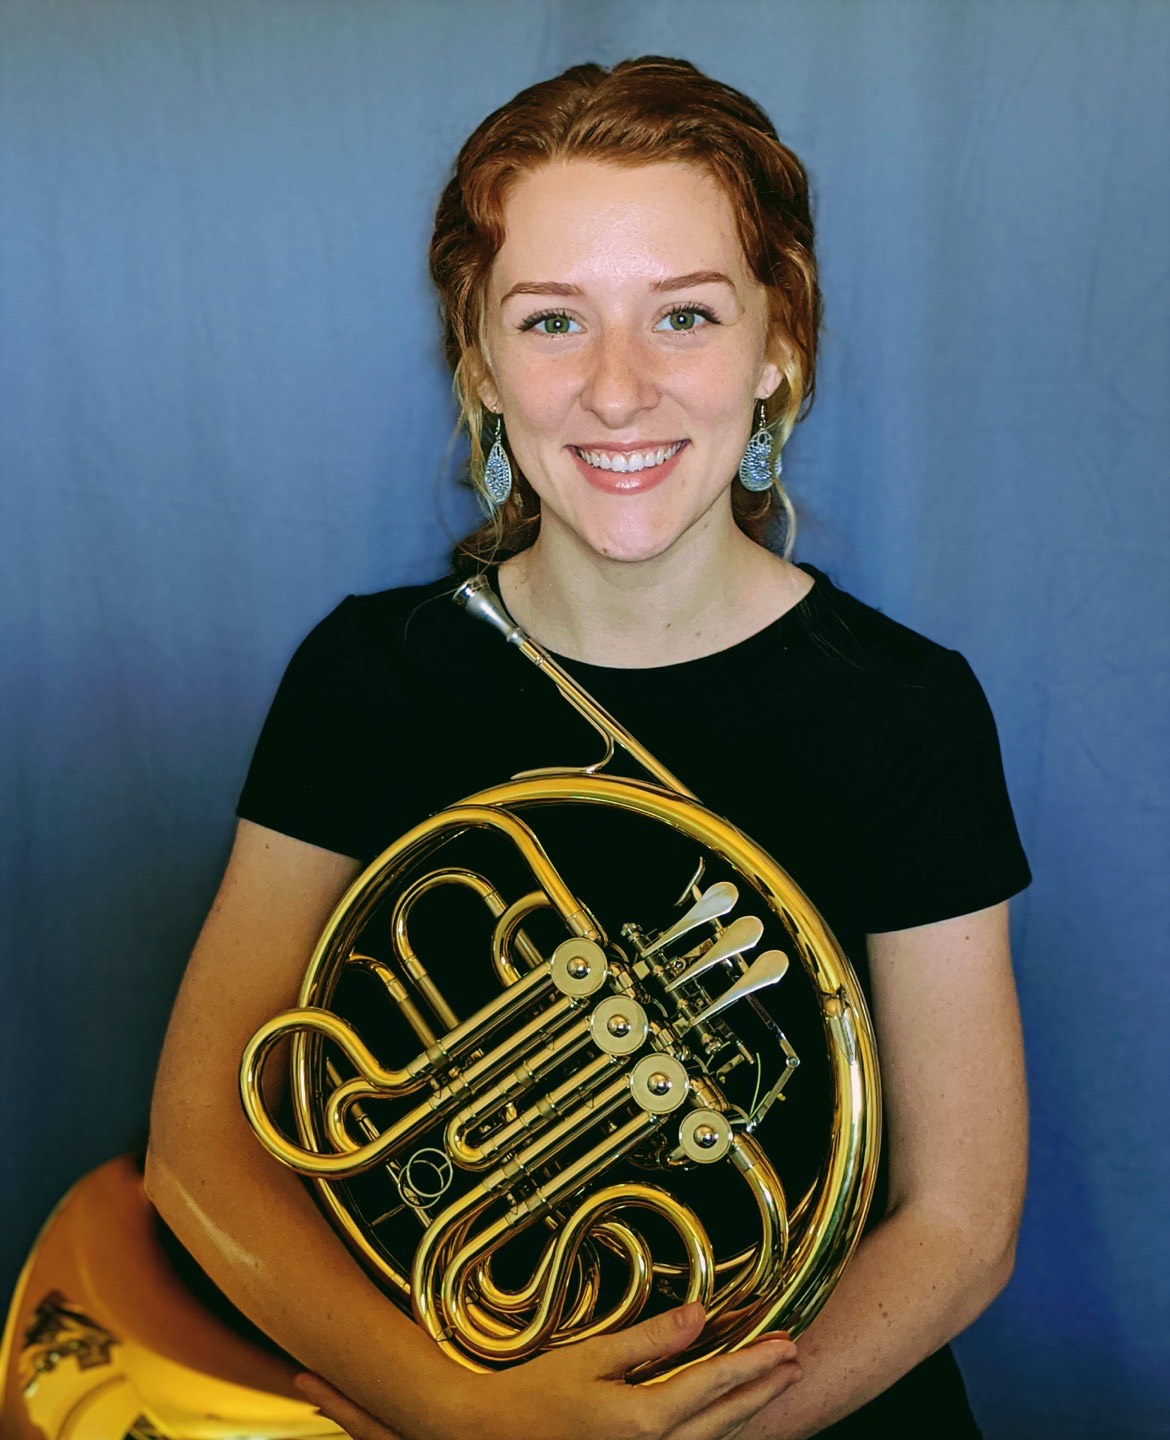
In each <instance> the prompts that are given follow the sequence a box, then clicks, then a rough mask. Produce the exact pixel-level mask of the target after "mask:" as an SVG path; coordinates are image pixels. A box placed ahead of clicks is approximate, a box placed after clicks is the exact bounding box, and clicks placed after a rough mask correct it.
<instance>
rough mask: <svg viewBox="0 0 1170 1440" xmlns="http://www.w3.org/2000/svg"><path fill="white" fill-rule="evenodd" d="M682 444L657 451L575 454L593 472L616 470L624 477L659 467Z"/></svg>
mask: <svg viewBox="0 0 1170 1440" xmlns="http://www.w3.org/2000/svg"><path fill="white" fill-rule="evenodd" d="M682 443H683V442H682V441H681V440H678V441H676V442H675V443H674V444H673V445H666V446H663V447H662V448H661V449H658V450H632V451H617V450H577V454H578V455H580V457H581V459H582V460H584V461H585V463H586V464H587V465H592V466H593V468H594V469H595V470H616V471H618V472H619V473H620V474H623V475H624V474H626V473H627V472H628V471H631V470H650V469H653V467H654V466H655V465H661V464H662V463H663V461H664V460H669V459H670V457H671V456H672V455H674V454H677V452H678V451H679V450H681V449H682ZM574 448H576V447H574Z"/></svg>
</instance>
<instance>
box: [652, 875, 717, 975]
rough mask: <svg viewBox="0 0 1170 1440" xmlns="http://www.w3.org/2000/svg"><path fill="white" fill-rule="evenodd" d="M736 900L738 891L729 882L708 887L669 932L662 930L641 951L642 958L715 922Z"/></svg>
mask: <svg viewBox="0 0 1170 1440" xmlns="http://www.w3.org/2000/svg"><path fill="white" fill-rule="evenodd" d="M738 899H739V891H738V890H737V889H736V888H735V886H734V885H733V884H732V883H731V881H730V880H720V881H719V882H718V883H717V884H715V885H712V886H710V887H709V888H708V889H706V890H704V891H703V893H702V895H700V896H699V898H698V899H697V900H696V901H695V903H694V904H693V905H692V906H691V908H690V909H689V910H688V911H687V913H686V914H685V915H684V916H683V917H682V919H681V920H676V921H675V923H674V924H673V925H672V926H671V927H670V929H669V930H664V931H663V932H662V934H661V935H659V937H658V938H657V940H652V941H651V942H650V944H649V945H647V946H646V948H645V950H643V951H642V955H643V958H644V957H645V956H647V955H653V954H654V953H655V952H656V951H658V950H661V949H662V948H663V946H665V945H669V944H670V943H671V941H673V940H677V939H679V938H680V936H683V935H687V934H689V933H690V932H691V931H692V930H694V929H697V927H698V926H700V925H703V924H705V923H706V922H707V921H708V920H715V919H718V917H719V916H720V915H726V914H727V912H728V911H729V910H732V909H734V908H735V902H736V901H737V900H738Z"/></svg>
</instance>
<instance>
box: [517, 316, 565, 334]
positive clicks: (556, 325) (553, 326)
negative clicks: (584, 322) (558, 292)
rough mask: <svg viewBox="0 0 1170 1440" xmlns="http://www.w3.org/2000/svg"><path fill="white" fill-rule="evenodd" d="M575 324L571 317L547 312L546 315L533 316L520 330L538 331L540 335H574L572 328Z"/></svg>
mask: <svg viewBox="0 0 1170 1440" xmlns="http://www.w3.org/2000/svg"><path fill="white" fill-rule="evenodd" d="M576 323H577V322H576V321H575V320H574V319H573V317H572V316H571V315H566V314H564V313H563V312H562V311H559V310H556V311H549V312H548V314H546V315H534V316H533V317H532V319H531V320H528V321H526V322H525V323H524V324H523V325H522V326H521V327H520V328H521V329H522V330H538V331H539V332H540V333H541V334H542V335H572V334H573V333H574V330H573V328H572V327H573V326H575V325H576Z"/></svg>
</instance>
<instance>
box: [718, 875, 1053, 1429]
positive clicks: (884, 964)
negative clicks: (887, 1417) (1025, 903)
mask: <svg viewBox="0 0 1170 1440" xmlns="http://www.w3.org/2000/svg"><path fill="white" fill-rule="evenodd" d="M868 942H869V944H868V948H869V956H870V968H871V974H872V978H873V999H874V1023H875V1026H876V1029H877V1035H878V1052H879V1055H880V1056H881V1064H882V1085H883V1090H884V1093H885V1107H886V1123H887V1126H888V1131H889V1156H890V1195H889V1205H888V1208H887V1211H886V1214H885V1216H884V1217H883V1219H882V1220H881V1222H880V1223H879V1224H878V1225H876V1226H875V1227H874V1229H873V1230H871V1231H870V1232H869V1234H868V1235H867V1236H866V1237H865V1238H864V1240H863V1241H862V1242H861V1244H860V1246H859V1247H858V1249H857V1252H856V1254H855V1255H854V1257H853V1259H852V1261H851V1262H850V1264H849V1266H848V1268H847V1269H846V1271H845V1274H844V1276H843V1278H842V1280H841V1282H840V1284H839V1285H838V1286H837V1288H836V1289H835V1290H834V1292H833V1295H832V1297H831V1298H830V1300H829V1302H828V1303H827V1305H826V1306H825V1308H824V1310H823V1311H822V1312H821V1314H820V1316H819V1317H818V1318H817V1320H816V1321H815V1322H814V1323H813V1325H812V1326H810V1328H809V1329H808V1331H807V1332H806V1333H805V1335H804V1336H803V1337H802V1338H801V1342H800V1353H801V1364H802V1367H803V1373H804V1379H803V1380H802V1382H801V1384H800V1385H798V1386H796V1387H795V1388H794V1389H792V1390H790V1391H789V1392H787V1393H786V1394H785V1395H783V1396H781V1397H780V1398H779V1399H778V1400H776V1401H774V1402H773V1403H772V1404H771V1405H769V1406H768V1407H766V1408H765V1409H764V1410H761V1412H760V1413H759V1414H758V1415H757V1416H756V1418H755V1419H754V1420H753V1421H751V1422H749V1424H748V1425H747V1426H746V1428H745V1429H744V1430H743V1431H742V1434H741V1440H765V1437H766V1440H796V1437H801V1436H808V1435H813V1434H815V1433H816V1432H817V1431H818V1430H821V1429H823V1428H824V1427H825V1426H827V1425H829V1424H831V1423H832V1422H834V1421H835V1420H838V1419H840V1418H841V1417H842V1416H844V1415H847V1414H850V1413H852V1412H853V1411H854V1410H856V1409H858V1408H859V1407H860V1406H861V1405H863V1404H864V1403H865V1402H866V1401H867V1400H870V1399H872V1398H873V1397H874V1396H875V1395H877V1394H879V1393H880V1392H881V1391H882V1390H885V1389H886V1388H887V1387H888V1386H890V1385H892V1384H893V1383H894V1381H895V1380H897V1379H898V1378H899V1377H900V1376H902V1375H904V1374H905V1373H906V1371H908V1370H909V1369H911V1368H912V1367H913V1366H914V1365H916V1364H917V1363H918V1362H919V1361H920V1360H923V1359H925V1357H926V1356H927V1355H930V1354H932V1353H933V1352H934V1351H935V1350H937V1349H938V1348H939V1347H940V1346H942V1345H944V1344H945V1343H946V1342H947V1341H948V1340H950V1339H952V1338H953V1337H954V1336H955V1335H957V1334H958V1333H959V1331H961V1330H963V1329H964V1328H965V1327H966V1326H967V1325H969V1324H970V1323H971V1322H972V1321H973V1320H974V1319H975V1318H976V1316H977V1315H979V1314H980V1313H981V1312H982V1311H983V1310H984V1309H985V1308H986V1307H987V1306H988V1305H989V1304H990V1303H991V1301H992V1300H993V1299H994V1298H995V1296H996V1295H997V1294H998V1293H999V1291H1000V1290H1001V1289H1002V1288H1003V1286H1004V1285H1005V1284H1006V1282H1007V1279H1008V1276H1009V1275H1010V1274H1011V1269H1012V1262H1013V1258H1014V1254H1015V1242H1016V1233H1017V1230H1018V1228H1019V1221H1020V1211H1021V1208H1022V1205H1023V1196H1024V1180H1025V1171H1026V1164H1027V1103H1026V1096H1025V1080H1024V1062H1023V1045H1022V1041H1021V1036H1020V1022H1019V1011H1018V1008H1017V1003H1016V992H1015V984H1014V981H1013V977H1012V968H1011V957H1010V952H1009V942H1008V906H1007V902H1006V901H1004V902H1003V903H1002V904H1000V905H994V906H991V907H990V908H988V909H986V910H980V911H976V912H975V913H973V914H971V915H964V916H959V917H957V918H955V919H952V920H944V921H940V922H939V923H937V924H934V925H922V926H919V927H917V928H916V929H913V930H901V931H895V932H891V933H888V934H882V935H871V936H869V937H868Z"/></svg>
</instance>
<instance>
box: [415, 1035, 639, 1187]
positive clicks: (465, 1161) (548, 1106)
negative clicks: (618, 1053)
mask: <svg viewBox="0 0 1170 1440" xmlns="http://www.w3.org/2000/svg"><path fill="white" fill-rule="evenodd" d="M590 1038H591V1037H590V1034H589V1029H588V1026H587V1025H586V1024H582V1025H581V1026H580V1027H579V1028H578V1027H577V1026H574V1027H573V1028H572V1029H571V1030H567V1031H565V1032H564V1034H563V1036H562V1041H563V1043H564V1045H565V1046H566V1047H567V1048H564V1049H560V1048H557V1047H554V1046H551V1045H549V1046H546V1047H545V1049H546V1050H548V1051H551V1052H552V1053H551V1056H550V1058H549V1064H548V1065H541V1064H540V1061H541V1054H540V1052H538V1053H537V1055H536V1056H534V1057H533V1058H532V1059H531V1060H526V1061H525V1062H524V1066H525V1067H526V1068H528V1069H530V1070H531V1069H532V1067H534V1066H538V1067H539V1072H538V1073H543V1070H544V1069H547V1068H549V1066H551V1065H552V1064H558V1063H560V1062H561V1061H562V1060H565V1059H567V1058H568V1057H569V1056H570V1055H572V1054H576V1052H577V1051H578V1050H580V1049H582V1048H583V1047H584V1046H585V1045H587V1044H588V1043H589V1041H590ZM614 1063H615V1062H614V1059H613V1057H612V1056H610V1055H604V1054H603V1055H599V1056H598V1057H597V1058H596V1059H594V1060H591V1061H590V1062H589V1064H588V1065H586V1066H585V1067H584V1068H583V1069H581V1070H579V1071H577V1072H576V1073H575V1074H573V1075H571V1076H570V1077H569V1078H568V1079H567V1080H565V1081H563V1082H562V1083H561V1084H560V1085H558V1086H556V1087H555V1089H553V1090H550V1091H549V1092H548V1094H547V1095H542V1096H541V1098H540V1099H539V1100H538V1101H537V1103H536V1104H535V1105H532V1106H529V1108H528V1109H527V1110H525V1111H524V1113H523V1114H522V1115H518V1116H517V1117H516V1119H515V1120H512V1121H510V1122H509V1123H508V1124H507V1125H505V1126H503V1127H502V1128H501V1129H499V1130H496V1131H494V1132H493V1133H492V1134H491V1135H490V1136H488V1138H487V1139H486V1140H485V1141H484V1142H483V1144H482V1145H472V1144H471V1143H470V1142H469V1141H468V1140H467V1139H466V1138H465V1137H466V1135H467V1132H468V1131H469V1130H471V1129H472V1127H473V1126H475V1125H477V1124H480V1123H482V1122H483V1120H484V1119H485V1118H486V1116H487V1114H489V1113H490V1111H491V1110H493V1109H495V1108H496V1107H497V1106H498V1105H499V1104H501V1103H502V1101H503V1099H504V1096H503V1095H502V1094H498V1093H497V1090H495V1089H493V1090H492V1091H489V1092H487V1093H486V1094H485V1095H483V1096H481V1097H477V1098H476V1100H474V1101H473V1102H472V1103H471V1104H470V1105H467V1106H465V1107H464V1109H462V1110H460V1112H459V1114H458V1115H456V1116H454V1117H453V1119H451V1120H450V1121H449V1122H448V1124H447V1129H446V1131H445V1133H444V1136H443V1143H444V1145H446V1147H447V1149H448V1151H449V1153H450V1155H451V1157H452V1159H454V1160H456V1161H457V1162H458V1164H460V1165H461V1166H463V1168H464V1169H466V1170H480V1169H483V1167H484V1166H486V1165H490V1164H491V1163H492V1161H493V1160H494V1159H495V1157H496V1156H497V1155H498V1153H499V1152H500V1151H501V1150H502V1149H505V1148H506V1147H507V1146H508V1145H510V1144H511V1143H512V1141H513V1140H515V1139H517V1137H519V1136H522V1135H525V1134H531V1132H532V1130H533V1129H534V1128H535V1126H537V1125H538V1124H541V1123H542V1122H543V1121H545V1120H548V1119H551V1118H552V1117H553V1116H554V1115H558V1114H560V1111H561V1107H562V1106H563V1105H564V1104H565V1102H566V1101H569V1100H577V1101H579V1100H580V1099H581V1098H582V1097H583V1096H585V1095H590V1094H592V1093H593V1090H594V1089H595V1088H596V1086H597V1085H598V1084H599V1083H600V1082H601V1080H603V1079H604V1077H605V1076H606V1075H607V1074H608V1073H609V1071H610V1070H612V1068H613V1066H614ZM532 1078H536V1075H535V1073H534V1074H533V1077H532Z"/></svg>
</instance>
